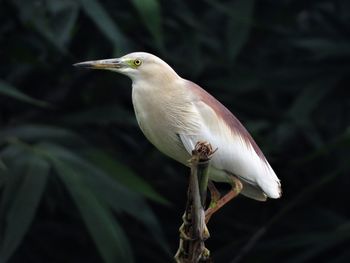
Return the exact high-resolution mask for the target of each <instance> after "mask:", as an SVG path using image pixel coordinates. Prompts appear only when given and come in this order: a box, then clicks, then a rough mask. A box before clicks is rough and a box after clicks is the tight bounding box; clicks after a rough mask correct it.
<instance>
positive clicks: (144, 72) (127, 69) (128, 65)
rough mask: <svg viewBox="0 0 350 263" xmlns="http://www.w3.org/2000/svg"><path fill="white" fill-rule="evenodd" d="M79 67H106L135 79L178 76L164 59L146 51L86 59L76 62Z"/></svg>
mask: <svg viewBox="0 0 350 263" xmlns="http://www.w3.org/2000/svg"><path fill="white" fill-rule="evenodd" d="M74 66H76V67H79V68H90V69H105V70H110V71H115V72H118V73H121V74H124V75H127V76H128V77H130V78H131V79H132V80H133V81H136V80H140V79H142V80H145V79H152V78H153V79H155V78H164V77H167V76H169V77H170V76H171V77H178V75H177V74H176V72H175V71H174V70H173V69H172V68H171V67H170V66H169V65H168V64H167V63H165V62H164V61H163V60H161V59H160V58H158V57H157V56H155V55H152V54H149V53H145V52H134V53H130V54H127V55H125V56H123V57H120V58H112V59H102V60H93V61H85V62H80V63H76V64H74Z"/></svg>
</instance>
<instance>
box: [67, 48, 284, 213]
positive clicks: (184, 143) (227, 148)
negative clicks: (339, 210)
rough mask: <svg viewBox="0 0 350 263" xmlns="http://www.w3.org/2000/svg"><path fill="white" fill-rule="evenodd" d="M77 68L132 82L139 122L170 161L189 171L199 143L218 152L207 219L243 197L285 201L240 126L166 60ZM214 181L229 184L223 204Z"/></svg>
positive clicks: (131, 57)
mask: <svg viewBox="0 0 350 263" xmlns="http://www.w3.org/2000/svg"><path fill="white" fill-rule="evenodd" d="M74 66H77V67H80V68H91V69H105V70H110V71H114V72H118V73H121V74H124V75H126V76H128V77H130V78H131V80H132V102H133V105H134V110H135V114H136V118H137V122H138V124H139V126H140V128H141V130H142V132H143V133H144V135H145V136H146V137H147V139H148V140H149V141H150V142H151V143H152V144H153V145H154V146H155V147H157V148H158V149H159V150H160V151H161V152H163V153H164V154H166V155H168V156H169V157H171V158H173V159H175V160H176V161H178V162H180V163H183V164H185V165H189V163H188V160H189V159H190V157H191V153H192V150H193V149H194V147H195V145H196V143H197V142H198V141H205V142H208V143H210V144H211V145H212V147H213V148H214V149H217V151H216V152H215V154H214V155H213V156H212V159H211V161H210V170H209V180H210V182H209V190H210V192H211V193H212V199H213V198H215V199H216V204H217V205H216V206H214V207H210V208H208V210H207V214H206V215H207V217H208V218H210V216H211V215H212V214H213V213H214V212H215V211H217V210H218V209H219V208H220V207H222V206H223V205H224V204H225V203H227V202H228V201H229V200H231V199H232V198H233V197H235V196H237V195H238V194H239V193H241V194H243V195H244V196H246V197H249V198H252V199H255V200H259V201H265V200H266V199H267V198H268V197H269V198H279V197H280V196H281V184H280V181H279V179H278V178H277V176H276V174H275V172H274V171H273V169H272V168H271V166H270V164H269V163H268V161H267V160H266V158H265V156H264V154H263V153H262V151H261V150H260V148H259V147H258V145H257V144H256V143H255V141H254V140H253V138H252V137H251V135H250V134H249V132H248V131H247V130H246V129H245V128H244V127H243V125H242V124H241V123H240V121H239V120H238V119H237V118H236V117H235V116H234V115H233V114H232V113H231V112H230V111H229V110H228V109H227V108H226V107H225V106H223V105H222V104H221V103H220V102H219V101H218V100H216V99H215V98H214V97H213V96H211V95H210V94H209V93H208V92H206V91H205V90H204V89H202V88H201V87H200V86H198V85H197V84H195V83H193V82H191V81H189V80H186V79H183V78H181V77H180V76H179V75H178V74H177V73H176V72H175V71H174V70H173V69H172V68H171V67H170V66H169V65H168V64H167V63H166V62H164V61H163V60H162V59H160V58H158V57H157V56H155V55H152V54H149V53H145V52H134V53H130V54H127V55H125V56H123V57H121V58H113V59H104V60H95V61H86V62H81V63H77V64H74ZM212 181H214V182H224V183H229V184H231V186H232V189H231V190H230V191H229V192H228V193H227V194H226V195H225V196H224V197H222V198H221V199H220V198H219V193H218V191H217V190H216V188H215V187H214V185H213V183H212Z"/></svg>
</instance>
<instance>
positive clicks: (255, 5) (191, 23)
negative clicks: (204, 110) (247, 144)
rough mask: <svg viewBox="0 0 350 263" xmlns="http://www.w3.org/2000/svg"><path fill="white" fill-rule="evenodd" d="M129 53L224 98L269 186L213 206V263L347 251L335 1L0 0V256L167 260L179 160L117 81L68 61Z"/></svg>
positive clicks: (341, 30)
mask: <svg viewBox="0 0 350 263" xmlns="http://www.w3.org/2000/svg"><path fill="white" fill-rule="evenodd" d="M132 51H146V52H151V53H154V54H156V55H158V56H159V57H161V58H163V59H164V60H165V61H167V62H168V63H169V64H170V65H171V66H172V67H173V68H174V69H175V70H176V71H177V72H178V73H179V74H180V75H181V76H182V77H184V78H187V79H190V80H192V81H194V82H196V83H198V84H199V85H201V86H202V87H203V88H205V89H206V90H207V91H209V92H210V93H211V94H213V95H214V96H215V97H216V98H218V99H219V100H220V101H221V102H222V103H223V104H225V105H226V106H227V107H228V108H229V109H230V110H231V111H232V112H233V113H234V114H235V115H236V116H237V117H238V118H239V119H240V120H241V121H242V123H243V124H244V125H245V126H246V127H247V128H248V130H249V131H250V132H251V133H252V135H253V137H254V138H255V139H256V141H257V143H258V144H259V145H260V147H261V148H262V150H263V152H264V153H265V155H266V157H267V159H268V160H269V161H270V164H271V165H272V167H273V168H274V170H275V171H276V173H277V174H278V176H279V178H280V179H281V181H282V186H283V193H284V194H283V196H282V198H281V199H279V200H269V201H268V202H263V203H261V202H256V201H254V200H250V199H247V198H244V197H239V198H237V199H235V200H234V201H233V202H231V203H229V204H228V205H227V206H225V207H224V208H223V209H222V210H220V212H219V213H217V214H215V216H214V217H213V219H212V220H211V222H210V223H209V226H208V227H209V230H210V233H211V238H210V239H209V240H208V241H207V247H208V248H209V249H210V250H211V252H212V255H213V258H214V260H215V262H290V263H295V262H349V261H350V250H349V245H350V213H349V204H348V200H349V198H348V197H349V196H348V195H349V187H350V178H349V171H350V169H349V168H350V160H349V159H350V158H349V156H350V150H349V145H350V129H349V120H350V96H349V95H350V92H349V91H348V90H349V84H350V1H348V0H310V1H302V0H280V1H273V0H264V1H262V0H230V1H229V0H226V1H214V0H203V1H185V0H167V1H165V0H132V1H113V0H106V1H98V0H33V1H25V0H3V1H0V56H1V64H0V261H1V262H11V263H18V262H21V263H22V262H33V263H34V262H35V263H41V262H43V263H44V262H45V263H48V262H60V263H61V262H85V263H89V262H92V263H95V262H107V263H111V262H156V263H158V262H159V263H161V262H171V261H172V257H173V255H174V254H175V252H176V250H177V247H178V228H179V226H180V225H181V223H182V219H181V216H182V214H183V211H184V206H185V202H186V189H187V179H188V174H189V170H188V169H187V168H185V167H183V166H181V165H180V164H178V163H176V162H175V161H173V160H170V159H169V158H167V157H165V156H164V155H162V154H161V153H160V152H158V151H157V150H156V149H155V148H154V147H153V146H152V145H151V144H150V143H149V142H148V141H147V140H146V139H145V137H144V136H143V135H142V133H141V131H140V130H139V128H138V126H137V123H136V121H135V117H134V113H133V108H132V104H131V81H130V80H129V79H128V78H126V77H124V76H121V75H117V74H115V73H112V72H107V71H82V70H77V69H75V68H73V67H72V64H73V63H76V62H80V61H84V60H93V59H102V58H111V57H118V56H121V55H123V54H126V53H128V52H132ZM220 187H221V190H222V191H225V190H228V189H227V187H226V186H220Z"/></svg>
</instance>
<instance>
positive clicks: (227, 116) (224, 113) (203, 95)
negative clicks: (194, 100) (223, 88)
mask: <svg viewBox="0 0 350 263" xmlns="http://www.w3.org/2000/svg"><path fill="white" fill-rule="evenodd" d="M188 82H189V88H190V89H191V90H192V91H193V92H194V93H195V94H196V95H197V96H198V97H199V98H200V99H201V100H202V101H203V102H204V103H206V104H207V105H208V106H209V107H211V108H212V109H213V110H214V111H215V113H216V115H217V116H218V117H220V118H221V119H222V120H223V121H224V122H225V123H226V124H227V126H228V127H229V128H230V129H231V131H232V132H233V133H235V134H239V135H240V137H241V138H242V139H243V140H244V141H245V143H247V144H250V145H251V146H252V147H253V149H254V151H255V152H256V154H257V155H258V156H259V157H260V159H261V160H263V161H264V162H266V163H267V160H266V158H265V156H264V154H263V152H262V151H261V150H260V148H259V146H258V145H257V144H256V142H255V141H254V139H253V138H252V136H251V135H250V134H249V132H248V131H247V130H246V128H245V127H244V126H243V125H242V123H241V122H240V121H239V120H238V119H237V118H236V117H235V116H234V115H233V114H232V113H231V112H230V111H229V110H228V109H227V108H226V107H225V106H224V105H222V104H221V103H220V102H219V101H218V100H217V99H215V98H214V97H213V96H212V95H210V94H209V93H208V92H207V91H205V90H204V89H202V88H201V87H200V86H198V85H197V84H195V83H193V82H191V81H188Z"/></svg>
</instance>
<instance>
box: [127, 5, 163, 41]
mask: <svg viewBox="0 0 350 263" xmlns="http://www.w3.org/2000/svg"><path fill="white" fill-rule="evenodd" d="M131 2H132V3H133V4H134V6H135V8H136V10H137V11H138V12H139V14H140V16H141V18H142V21H143V23H144V24H145V26H146V28H147V29H148V30H149V32H150V33H151V34H152V36H153V37H154V39H155V41H156V43H157V45H158V47H161V46H162V45H163V34H162V19H161V12H160V4H159V1H158V0H132V1H131Z"/></svg>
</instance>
